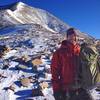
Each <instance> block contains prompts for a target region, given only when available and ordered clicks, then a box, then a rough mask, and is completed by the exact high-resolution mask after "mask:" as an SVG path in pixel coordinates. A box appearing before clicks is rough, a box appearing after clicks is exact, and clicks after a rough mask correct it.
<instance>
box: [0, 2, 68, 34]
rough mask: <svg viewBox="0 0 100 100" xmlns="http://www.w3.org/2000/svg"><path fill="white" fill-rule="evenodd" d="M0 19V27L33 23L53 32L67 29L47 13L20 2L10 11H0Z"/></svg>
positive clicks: (62, 23)
mask: <svg viewBox="0 0 100 100" xmlns="http://www.w3.org/2000/svg"><path fill="white" fill-rule="evenodd" d="M15 8H16V9H15ZM0 18H1V19H2V20H1V21H0V26H2V27H5V26H9V24H11V25H13V24H28V23H29V24H30V23H33V24H40V25H42V26H43V27H45V28H47V29H49V30H51V31H55V32H65V31H66V29H68V28H69V25H66V24H65V23H64V22H62V21H60V20H59V19H58V18H56V17H55V16H53V15H52V14H50V13H49V12H47V11H45V10H42V9H38V8H34V7H30V6H28V5H26V4H24V3H22V2H19V3H16V4H15V5H13V7H11V9H5V10H3V11H2V10H1V11H0ZM2 27H1V28H2Z"/></svg>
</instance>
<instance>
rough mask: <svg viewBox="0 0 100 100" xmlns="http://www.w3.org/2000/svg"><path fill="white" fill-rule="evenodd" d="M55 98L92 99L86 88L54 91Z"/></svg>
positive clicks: (70, 99) (64, 99)
mask: <svg viewBox="0 0 100 100" xmlns="http://www.w3.org/2000/svg"><path fill="white" fill-rule="evenodd" d="M54 97H55V100H92V99H91V98H90V96H89V94H88V93H87V91H86V90H84V89H80V90H78V91H68V93H66V92H64V91H62V92H61V91H60V92H56V93H54Z"/></svg>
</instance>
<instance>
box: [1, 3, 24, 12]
mask: <svg viewBox="0 0 100 100" xmlns="http://www.w3.org/2000/svg"><path fill="white" fill-rule="evenodd" d="M23 5H25V4H24V3H23V2H14V3H11V4H8V5H3V6H0V10H6V9H10V10H12V11H14V10H16V9H17V8H20V7H22V6H23Z"/></svg>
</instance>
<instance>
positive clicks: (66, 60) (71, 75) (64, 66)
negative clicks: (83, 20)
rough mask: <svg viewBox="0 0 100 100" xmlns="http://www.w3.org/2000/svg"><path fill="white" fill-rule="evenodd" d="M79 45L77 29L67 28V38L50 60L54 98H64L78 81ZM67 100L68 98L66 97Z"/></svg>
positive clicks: (61, 99)
mask: <svg viewBox="0 0 100 100" xmlns="http://www.w3.org/2000/svg"><path fill="white" fill-rule="evenodd" d="M79 53H80V46H79V45H78V44H77V31H76V30H75V29H74V28H70V29H68V30H67V39H66V40H64V41H63V42H62V45H61V47H60V48H59V49H58V50H56V51H55V52H54V54H53V58H52V62H51V73H52V85H53V92H54V97H55V100H66V99H65V98H66V95H67V98H69V95H68V93H69V92H70V91H73V90H74V87H73V86H74V85H73V84H76V87H77V85H78V84H77V81H78V69H79V68H78V67H79ZM67 100H68V99H67Z"/></svg>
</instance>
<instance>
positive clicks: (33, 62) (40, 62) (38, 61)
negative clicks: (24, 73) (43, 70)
mask: <svg viewBox="0 0 100 100" xmlns="http://www.w3.org/2000/svg"><path fill="white" fill-rule="evenodd" d="M32 64H33V65H35V66H38V65H40V64H42V61H41V59H35V60H33V61H32Z"/></svg>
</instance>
